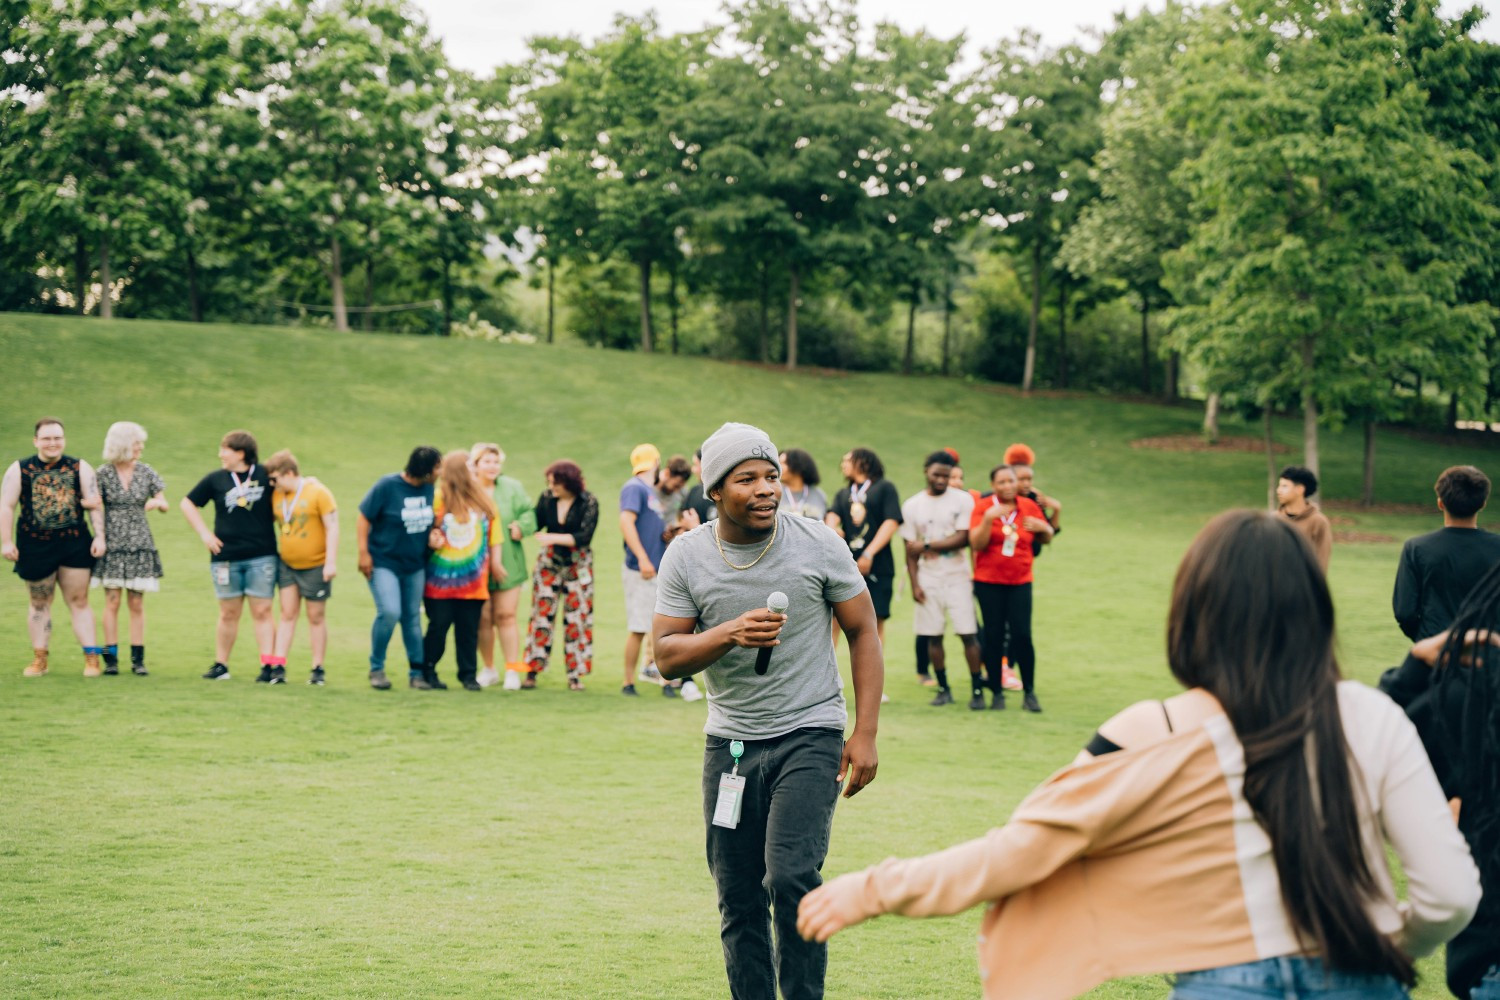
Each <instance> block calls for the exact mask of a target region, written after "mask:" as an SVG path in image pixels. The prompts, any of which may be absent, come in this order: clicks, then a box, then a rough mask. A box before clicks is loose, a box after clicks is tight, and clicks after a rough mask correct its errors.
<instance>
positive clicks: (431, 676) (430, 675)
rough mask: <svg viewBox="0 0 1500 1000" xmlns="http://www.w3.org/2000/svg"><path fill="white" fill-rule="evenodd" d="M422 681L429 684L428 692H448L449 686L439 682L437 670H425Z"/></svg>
mask: <svg viewBox="0 0 1500 1000" xmlns="http://www.w3.org/2000/svg"><path fill="white" fill-rule="evenodd" d="M422 679H423V680H424V681H426V682H427V688H428V690H431V691H446V690H448V685H446V684H444V683H443V682H442V681H440V680H438V675H437V671H436V670H435V669H434V670H424V671H422Z"/></svg>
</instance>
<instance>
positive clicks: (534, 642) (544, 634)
mask: <svg viewBox="0 0 1500 1000" xmlns="http://www.w3.org/2000/svg"><path fill="white" fill-rule="evenodd" d="M554 556H556V557H558V558H559V559H560V560H566V559H568V558H569V556H571V557H572V561H571V562H562V563H561V564H559V562H555V561H554ZM559 599H560V600H561V602H562V612H563V656H564V658H565V660H566V662H567V666H568V677H569V679H577V678H579V677H582V676H583V675H584V674H587V673H590V672H591V671H592V670H593V669H594V663H593V660H594V553H593V551H592V550H590V549H583V550H582V551H577V550H574V549H572V548H569V547H567V546H553V545H549V546H547V547H546V548H545V549H543V550H542V552H541V554H540V555H539V556H537V560H536V571H535V572H534V573H532V575H531V624H530V626H529V627H528V628H527V640H526V653H525V656H524V659H525V660H526V669H527V670H530V671H532V672H534V673H541V672H542V671H543V670H546V669H547V660H548V658H549V657H551V655H552V638H553V631H552V630H553V625H554V619H555V618H556V616H557V605H558V602H559Z"/></svg>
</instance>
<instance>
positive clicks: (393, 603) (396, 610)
mask: <svg viewBox="0 0 1500 1000" xmlns="http://www.w3.org/2000/svg"><path fill="white" fill-rule="evenodd" d="M426 582H427V572H426V570H420V569H419V570H414V571H412V572H410V573H397V572H396V571H395V570H391V569H386V568H385V567H383V566H376V567H375V571H374V572H373V573H371V574H370V594H371V595H372V596H373V597H374V598H375V624H374V625H372V626H371V627H370V669H371V670H372V671H373V670H384V669H385V651H386V647H388V646H389V645H390V644H391V633H392V632H394V631H396V626H397V625H398V624H399V625H400V626H401V642H402V644H403V645H405V646H406V662H407V663H408V664H410V666H411V669H413V670H421V669H422V585H423V584H424V583H426Z"/></svg>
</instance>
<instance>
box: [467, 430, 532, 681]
mask: <svg viewBox="0 0 1500 1000" xmlns="http://www.w3.org/2000/svg"><path fill="white" fill-rule="evenodd" d="M469 464H470V465H472V466H473V467H474V474H475V475H477V476H478V477H479V483H480V485H481V486H483V487H484V488H486V489H488V490H490V491H491V493H492V495H493V496H494V498H495V507H496V508H497V509H498V510H499V512H500V514H499V518H500V523H501V524H503V525H505V542H504V544H503V545H502V547H501V550H500V558H501V564H502V565H503V566H504V573H503V574H502V575H501V576H500V578H499V579H495V578H494V577H493V576H492V577H491V578H490V599H489V600H488V601H486V602H485V607H484V611H483V613H482V614H481V615H480V618H479V655H480V656H481V657H482V658H483V660H484V669H483V670H482V671H480V674H479V683H480V684H482V685H483V686H485V687H490V686H491V685H494V684H497V683H499V682H500V671H499V670H497V669H496V668H495V636H496V635H497V634H498V635H499V637H500V651H501V653H502V654H504V656H505V689H506V690H507V691H514V690H517V689H519V688H520V686H521V679H522V677H523V676H524V675H525V673H526V664H525V663H523V662H521V631H520V627H519V626H518V625H517V623H516V609H517V608H518V607H519V606H520V603H521V587H522V585H523V584H525V583H526V575H527V572H526V551H525V550H524V549H523V548H522V547H521V539H522V538H524V537H526V536H527V535H534V534H536V511H535V510H534V509H533V507H532V502H531V500H530V498H529V497H527V495H526V490H525V488H523V487H522V486H521V484H520V482H518V481H517V480H515V479H512V478H511V477H510V476H504V475H501V470H503V469H504V468H505V452H504V451H502V450H501V449H500V446H499V445H498V444H495V443H494V442H492V441H481V442H479V443H478V444H476V445H474V447H472V448H470V449H469Z"/></svg>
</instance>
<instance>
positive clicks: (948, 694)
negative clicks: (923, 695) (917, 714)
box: [927, 689, 953, 708]
mask: <svg viewBox="0 0 1500 1000" xmlns="http://www.w3.org/2000/svg"><path fill="white" fill-rule="evenodd" d="M927 704H929V705H931V706H932V707H933V708H940V707H941V706H943V705H951V704H953V692H952V691H948V690H946V689H945V690H942V691H939V692H938V693H937V697H936V698H934V699H932V700H931V701H929V702H928V703H927Z"/></svg>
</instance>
